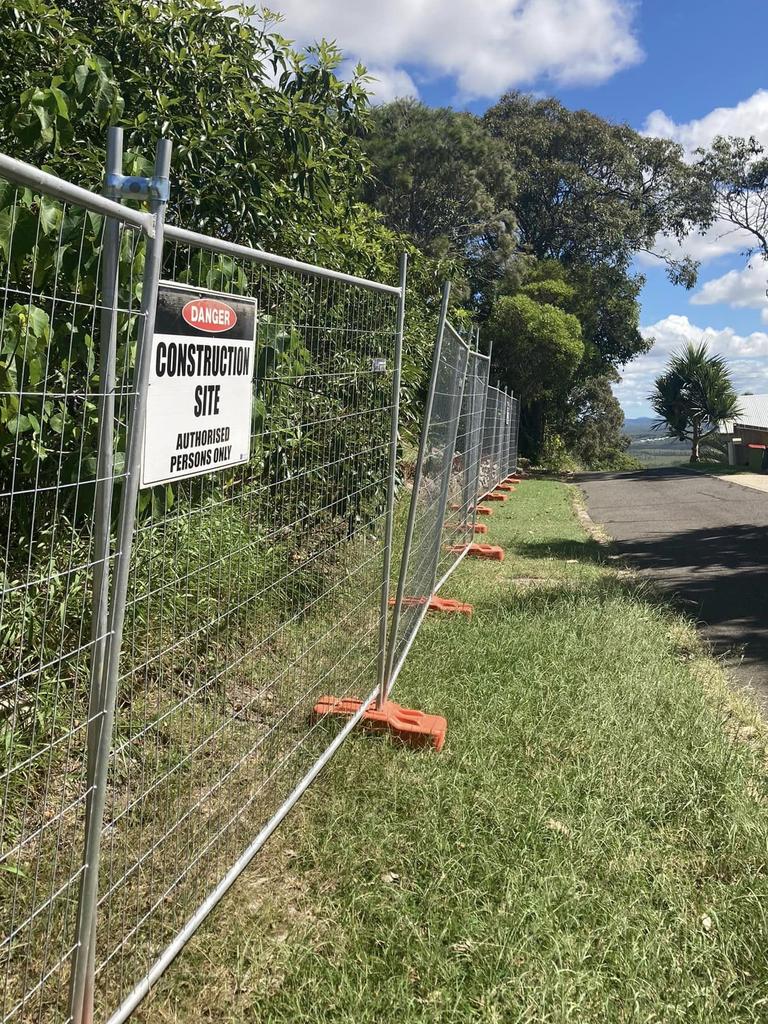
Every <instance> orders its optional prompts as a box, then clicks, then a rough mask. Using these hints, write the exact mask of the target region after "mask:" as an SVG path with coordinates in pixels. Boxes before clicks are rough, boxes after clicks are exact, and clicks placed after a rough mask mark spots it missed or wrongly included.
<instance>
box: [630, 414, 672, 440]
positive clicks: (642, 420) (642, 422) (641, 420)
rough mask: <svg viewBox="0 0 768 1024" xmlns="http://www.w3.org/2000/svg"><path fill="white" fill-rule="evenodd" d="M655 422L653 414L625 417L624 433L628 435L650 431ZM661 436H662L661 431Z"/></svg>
mask: <svg viewBox="0 0 768 1024" xmlns="http://www.w3.org/2000/svg"><path fill="white" fill-rule="evenodd" d="M655 422H656V419H655V418H654V417H653V416H635V417H634V418H633V419H625V420H624V433H625V434H630V435H632V434H649V433H652V432H654V431H653V424H654V423H655ZM661 436H662V437H663V436H664V435H663V433H662V435H661Z"/></svg>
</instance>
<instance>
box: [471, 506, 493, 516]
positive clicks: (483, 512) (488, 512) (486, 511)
mask: <svg viewBox="0 0 768 1024" xmlns="http://www.w3.org/2000/svg"><path fill="white" fill-rule="evenodd" d="M475 512H477V514H478V515H479V516H492V515H493V509H492V508H486V507H485V505H478V506H477V508H476V509H475Z"/></svg>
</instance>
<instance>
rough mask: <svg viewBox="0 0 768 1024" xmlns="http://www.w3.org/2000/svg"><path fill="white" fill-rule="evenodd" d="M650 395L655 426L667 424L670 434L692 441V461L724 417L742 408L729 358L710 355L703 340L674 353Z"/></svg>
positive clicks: (695, 459) (734, 414)
mask: <svg viewBox="0 0 768 1024" xmlns="http://www.w3.org/2000/svg"><path fill="white" fill-rule="evenodd" d="M649 397H650V402H651V406H652V408H653V410H654V412H655V413H656V414H657V415H658V416H659V421H658V422H657V423H656V424H655V429H659V428H662V427H666V428H667V430H668V432H669V434H670V436H672V437H676V438H678V440H680V441H690V442H691V462H698V461H699V459H700V454H701V445H702V443H703V442H705V441H706V440H707V439H708V438H711V437H713V435H714V434H716V433H717V431H718V429H719V426H720V424H721V423H722V422H723V420H730V419H733V417H734V416H736V415H738V411H739V398H738V395H737V394H736V392H735V390H734V388H733V383H732V381H731V373H730V370H729V369H728V366H727V364H726V362H725V360H724V359H723V358H722V357H721V356H718V355H710V354H709V349H708V347H707V345H706V344H705V343H703V342H702V343H701V344H700V345H694V344H693V343H692V342H689V343H688V344H687V345H686V346H685V347H684V348H683V349H681V350H680V351H679V352H677V353H675V354H674V355H673V356H672V358H671V359H670V361H669V363H668V365H667V369H666V371H665V372H664V373H663V374H662V375H661V376H660V377H657V378H656V383H655V388H654V391H653V393H652V394H651V395H650V396H649Z"/></svg>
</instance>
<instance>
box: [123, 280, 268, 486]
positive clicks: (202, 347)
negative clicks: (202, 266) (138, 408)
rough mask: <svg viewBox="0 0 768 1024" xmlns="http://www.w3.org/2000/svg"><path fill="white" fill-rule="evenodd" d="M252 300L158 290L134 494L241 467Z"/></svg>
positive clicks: (246, 438)
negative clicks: (138, 484)
mask: <svg viewBox="0 0 768 1024" xmlns="http://www.w3.org/2000/svg"><path fill="white" fill-rule="evenodd" d="M255 348H256V300H255V299H246V298H241V297H240V296H234V295H225V294H218V293H216V294H214V293H213V292H207V291H204V290H202V289H199V288H189V287H187V286H186V285H177V284H167V283H161V285H160V289H159V292H158V296H157V315H156V317H155V333H154V336H153V338H152V352H151V359H152V363H151V367H150V371H149V388H148V391H147V410H146V419H145V424H144V454H143V458H142V462H141V486H142V487H154V486H155V485H156V484H164V483H173V482H174V481H175V480H184V479H186V478H187V477H191V476H199V475H200V474H201V473H212V472H213V471H214V470H219V469H226V468H227V467H228V466H237V465H238V464H239V463H241V462H247V461H248V458H249V455H250V451H251V402H252V397H253V370H254V358H255Z"/></svg>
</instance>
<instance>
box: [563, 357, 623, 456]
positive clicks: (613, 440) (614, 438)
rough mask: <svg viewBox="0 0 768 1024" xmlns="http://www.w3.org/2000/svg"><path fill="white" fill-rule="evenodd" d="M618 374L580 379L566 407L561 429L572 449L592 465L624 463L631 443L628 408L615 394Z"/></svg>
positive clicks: (569, 447) (575, 454) (572, 390)
mask: <svg viewBox="0 0 768 1024" xmlns="http://www.w3.org/2000/svg"><path fill="white" fill-rule="evenodd" d="M616 379H617V378H616V375H614V376H612V377H611V376H608V375H603V376H599V377H587V378H586V379H584V380H581V381H578V382H577V383H576V384H575V386H574V387H573V388H572V389H571V391H570V393H569V395H568V401H567V403H566V404H565V405H564V407H563V417H562V421H561V423H560V424H559V432H560V435H561V436H562V438H563V440H564V441H565V444H566V446H567V448H568V450H569V451H570V452H571V453H572V454H573V455H574V456H575V457H576V459H578V461H579V462H580V463H581V464H582V465H583V466H585V467H586V468H588V469H612V468H614V467H618V466H620V465H621V462H622V459H623V458H624V455H625V453H626V450H627V448H628V447H629V438H628V437H627V436H626V435H625V434H624V433H623V429H624V412H623V411H622V408H621V405H620V404H619V402H618V399H617V398H616V397H615V395H614V394H613V390H612V388H611V384H612V383H616Z"/></svg>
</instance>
